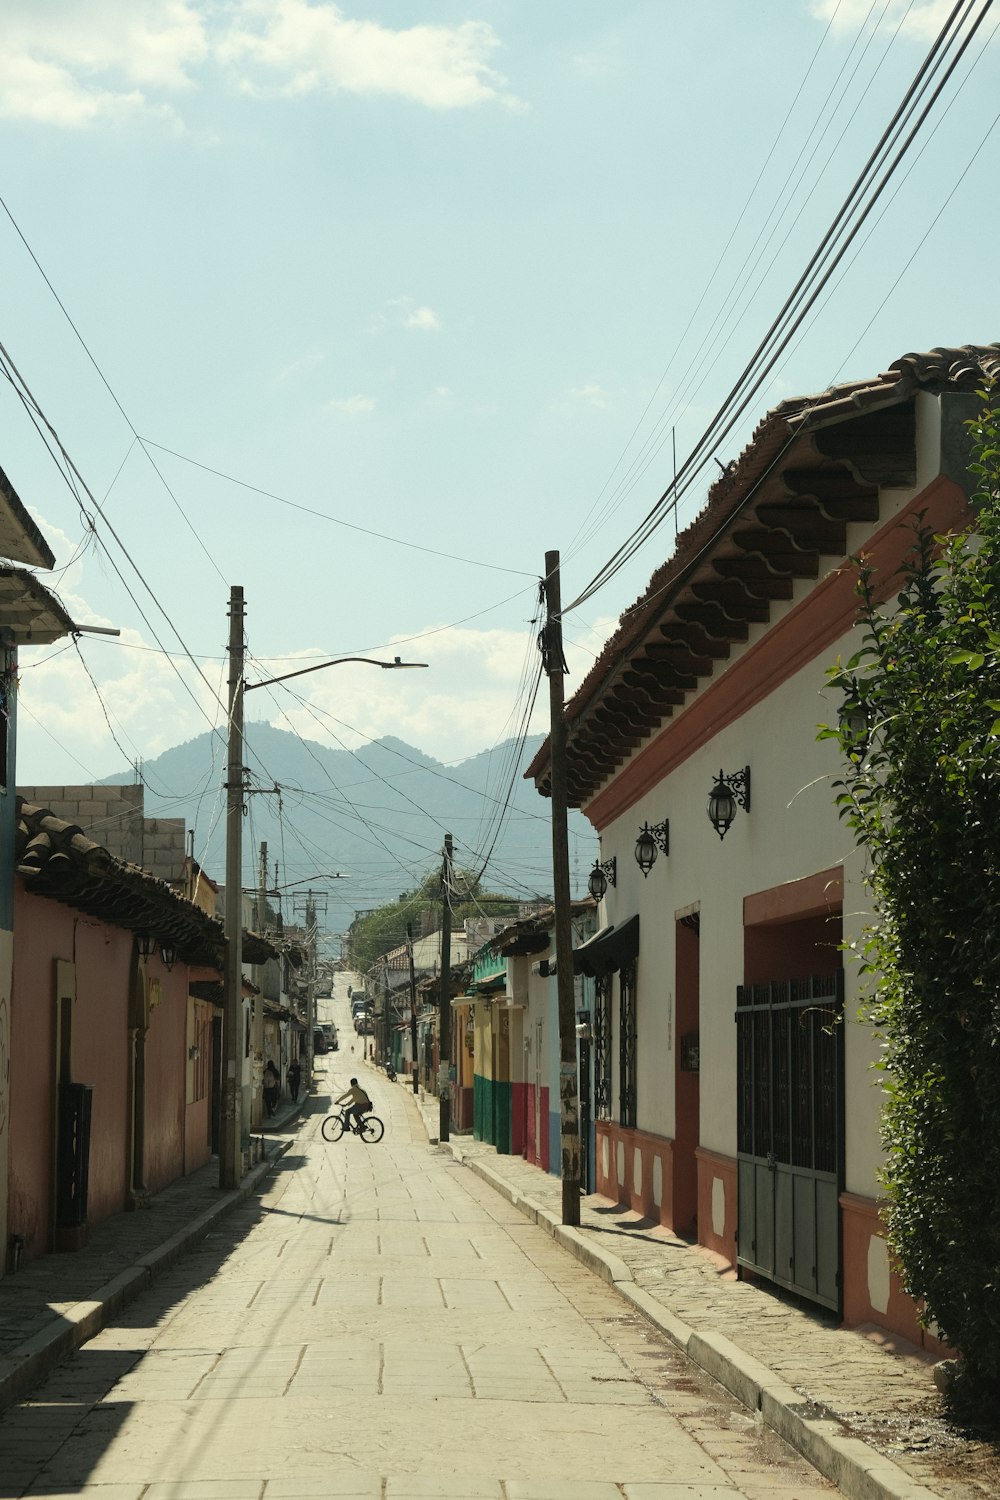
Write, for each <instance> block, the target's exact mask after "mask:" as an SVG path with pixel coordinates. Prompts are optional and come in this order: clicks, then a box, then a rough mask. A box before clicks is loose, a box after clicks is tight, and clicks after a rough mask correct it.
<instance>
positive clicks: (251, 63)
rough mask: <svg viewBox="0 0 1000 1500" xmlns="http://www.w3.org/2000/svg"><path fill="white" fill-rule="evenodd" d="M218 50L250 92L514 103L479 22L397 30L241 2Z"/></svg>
mask: <svg viewBox="0 0 1000 1500" xmlns="http://www.w3.org/2000/svg"><path fill="white" fill-rule="evenodd" d="M235 16H236V20H235V23H234V25H233V27H232V29H231V30H230V32H229V33H228V35H227V36H226V37H225V38H224V39H222V40H221V41H220V45H219V55H220V57H221V58H222V59H223V60H224V61H225V62H227V63H229V64H230V65H231V66H232V67H233V68H235V69H236V70H238V71H239V75H240V82H241V85H242V87H243V88H244V89H246V90H247V91H248V92H251V93H257V92H267V91H272V90H273V91H275V92H277V93H279V94H286V95H302V94H314V93H322V92H343V93H351V94H389V95H396V96H398V97H401V98H404V99H410V100H413V101H414V102H415V103H417V104H424V105H426V106H427V107H428V108H430V109H462V108H468V107H469V106H470V105H475V104H482V103H485V102H488V101H500V102H502V103H504V104H508V105H514V104H516V101H515V100H514V99H513V98H512V96H510V95H509V94H507V93H506V92H505V90H504V79H503V78H502V77H501V76H500V74H498V73H496V72H494V71H493V69H492V68H490V67H489V66H488V63H487V59H488V58H489V57H490V56H491V55H492V53H493V52H494V51H495V50H496V48H497V47H498V46H499V40H498V38H497V36H496V33H495V32H494V31H493V28H492V27H491V26H489V25H487V24H486V23H485V22H482V21H464V22H462V23H461V24H460V25H458V26H410V27H407V28H405V29H402V30H399V31H393V30H392V29H390V28H389V27H387V26H383V25H380V24H379V23H378V22H377V21H368V20H360V21H358V20H352V19H351V18H350V17H348V16H345V15H344V13H343V11H342V10H341V9H340V7H339V6H336V5H331V4H310V3H309V0H241V3H240V4H239V5H238V6H237V8H236V11H235Z"/></svg>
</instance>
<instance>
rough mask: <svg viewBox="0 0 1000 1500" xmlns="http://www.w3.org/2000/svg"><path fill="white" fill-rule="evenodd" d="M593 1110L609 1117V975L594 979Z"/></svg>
mask: <svg viewBox="0 0 1000 1500" xmlns="http://www.w3.org/2000/svg"><path fill="white" fill-rule="evenodd" d="M594 1111H595V1115H596V1118H597V1119H598V1120H610V1119H611V975H610V974H598V975H597V977H596V979H595V980H594Z"/></svg>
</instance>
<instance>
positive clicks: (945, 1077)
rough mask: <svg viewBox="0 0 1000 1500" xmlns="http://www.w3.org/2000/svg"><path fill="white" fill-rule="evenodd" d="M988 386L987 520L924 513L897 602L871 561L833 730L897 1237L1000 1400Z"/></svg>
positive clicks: (993, 552) (974, 469) (995, 585)
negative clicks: (861, 890)
mask: <svg viewBox="0 0 1000 1500" xmlns="http://www.w3.org/2000/svg"><path fill="white" fill-rule="evenodd" d="M982 395H983V411H982V413H981V415H980V416H979V417H978V418H977V419H976V420H975V421H973V422H971V423H970V424H969V428H970V436H971V439H972V461H971V464H970V473H971V475H972V478H973V488H974V495H973V507H974V510H975V512H976V521H975V525H974V527H973V529H972V530H971V531H970V532H969V533H966V534H963V535H959V536H949V537H935V536H933V535H932V534H931V533H930V531H929V530H928V529H927V528H926V527H925V526H924V525H922V524H918V526H917V528H916V529H915V533H914V545H913V550H912V553H911V555H910V557H909V560H908V562H907V564H906V567H905V569H904V575H903V579H902V589H901V592H900V593H899V595H898V597H897V598H896V599H895V600H893V601H891V602H890V603H889V604H887V605H883V604H880V603H879V602H878V600H877V596H876V581H875V579H874V577H873V574H872V571H871V568H870V567H869V565H868V564H867V563H866V561H865V559H864V557H861V558H859V559H858V560H857V566H858V593H859V596H860V601H861V608H860V619H861V624H862V628H863V645H862V648H861V650H860V651H859V652H858V654H857V655H856V656H855V657H854V658H853V660H851V661H849V662H847V663H838V664H837V666H836V667H835V668H833V669H832V671H831V674H830V676H831V681H832V684H833V685H834V686H835V687H836V688H838V689H839V690H840V691H841V692H842V693H843V695H844V704H845V711H844V713H843V714H842V717H841V721H840V724H839V726H838V727H837V728H835V729H826V730H824V731H823V734H824V735H833V736H835V737H836V738H837V739H839V741H840V745H841V749H842V751H843V753H844V758H845V763H846V767H847V769H846V773H845V774H844V777H843V780H842V781H841V782H839V783H838V801H839V805H840V810H841V815H842V816H843V817H844V818H846V819H847V821H848V822H849V823H850V825H851V826H852V828H853V829H854V832H855V835H856V837H857V839H858V842H859V843H860V844H861V845H863V846H864V849H865V851H866V853H867V856H868V868H869V876H868V878H869V884H870V888H871V896H872V900H873V910H874V920H873V922H872V923H871V925H870V927H869V928H868V929H867V931H866V933H865V935H864V940H863V951H862V954H861V958H862V964H863V968H864V970H865V972H866V975H867V978H868V1012H869V1015H870V1018H871V1020H872V1021H873V1022H874V1024H875V1026H876V1027H877V1029H878V1032H879V1035H880V1037H881V1041H882V1053H881V1061H880V1064H879V1066H880V1068H881V1070H882V1075H883V1081H884V1085H885V1108H884V1111H883V1124H882V1130H883V1142H884V1148H885V1167H884V1173H883V1180H884V1187H885V1193H886V1197H887V1210H886V1219H887V1227H888V1233H889V1239H890V1243H891V1246H892V1249H893V1251H894V1254H895V1256H896V1258H897V1261H898V1264H899V1266H900V1270H901V1273H902V1277H903V1281H904V1284H905V1286H906V1288H907V1290H908V1291H909V1292H910V1293H911V1294H912V1295H913V1296H915V1297H916V1298H917V1299H918V1300H919V1302H920V1303H921V1305H922V1307H923V1309H924V1315H925V1317H926V1319H927V1321H928V1323H930V1324H932V1325H936V1328H937V1330H939V1331H940V1335H941V1337H942V1338H944V1339H945V1340H946V1341H947V1342H948V1343H949V1344H951V1345H952V1346H953V1347H954V1348H955V1349H956V1350H957V1351H958V1353H959V1356H960V1363H959V1377H958V1379H957V1381H956V1383H955V1385H954V1387H953V1392H952V1395H953V1400H954V1401H955V1402H956V1404H957V1405H958V1406H960V1407H962V1408H964V1409H965V1410H972V1409H978V1410H983V1409H985V1408H986V1407H988V1406H989V1405H990V1404H993V1405H994V1406H995V1404H996V1402H997V1400H998V1398H1000V419H998V393H997V392H996V391H993V390H985V391H984V392H983V393H982Z"/></svg>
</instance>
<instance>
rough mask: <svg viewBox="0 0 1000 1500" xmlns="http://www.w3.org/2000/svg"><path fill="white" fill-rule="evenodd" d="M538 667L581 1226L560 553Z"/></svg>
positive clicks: (569, 1181)
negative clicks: (545, 716) (543, 695)
mask: <svg viewBox="0 0 1000 1500" xmlns="http://www.w3.org/2000/svg"><path fill="white" fill-rule="evenodd" d="M543 641H544V646H543V652H542V665H543V668H544V670H545V672H546V674H547V676H548V679H549V720H550V727H549V767H550V777H551V786H552V882H553V893H552V895H553V905H554V908H555V927H556V993H557V995H558V1000H559V1138H560V1146H561V1154H562V1221H563V1223H564V1224H570V1225H578V1224H579V1222H580V1084H579V1078H578V1074H577V1065H576V1008H575V1003H574V999H575V991H574V985H573V934H572V929H571V925H570V910H569V902H570V894H569V835H568V833H567V829H566V719H565V715H564V713H563V702H564V693H563V676H564V674H565V672H566V662H565V658H564V657H563V644H562V599H561V595H560V585H559V553H558V552H546V554H545V633H544V637H543Z"/></svg>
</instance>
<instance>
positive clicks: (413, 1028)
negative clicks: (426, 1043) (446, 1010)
mask: <svg viewBox="0 0 1000 1500" xmlns="http://www.w3.org/2000/svg"><path fill="white" fill-rule="evenodd" d="M406 957H407V960H408V962H409V965H410V1053H411V1056H412V1059H413V1063H412V1067H413V1092H414V1093H415V1094H419V1093H420V1069H419V1068H418V1067H417V976H416V972H415V971H414V968H413V924H412V923H410V922H407V924H406Z"/></svg>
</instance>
